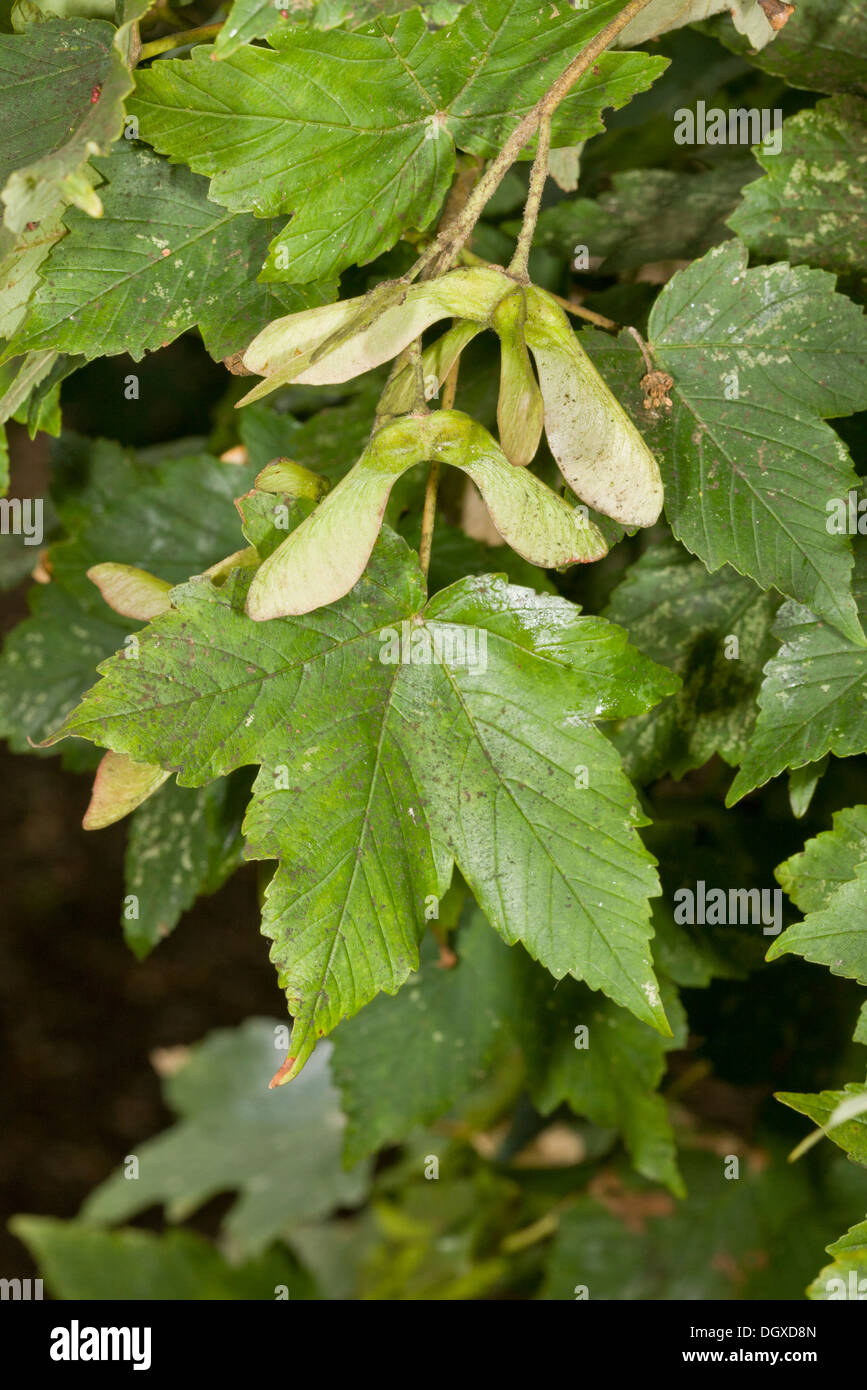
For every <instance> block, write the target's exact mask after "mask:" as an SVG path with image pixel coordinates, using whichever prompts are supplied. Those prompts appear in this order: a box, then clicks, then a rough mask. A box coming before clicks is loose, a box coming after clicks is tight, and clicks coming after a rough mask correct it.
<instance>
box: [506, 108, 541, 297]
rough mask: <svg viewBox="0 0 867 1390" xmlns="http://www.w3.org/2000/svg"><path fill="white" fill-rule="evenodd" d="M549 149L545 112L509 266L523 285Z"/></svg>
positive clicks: (511, 273) (511, 272) (525, 279)
mask: <svg viewBox="0 0 867 1390" xmlns="http://www.w3.org/2000/svg"><path fill="white" fill-rule="evenodd" d="M550 149H551V112H550V111H546V112H545V114H544V116H543V117H542V119H541V121H540V122H539V146H538V148H537V150H536V158H535V159H534V160H533V168H532V169H531V171H530V189H529V192H528V194H527V201H526V203H525V204H524V220H523V221H522V223H521V231H520V235H519V236H518V244H517V246H516V247H515V254H514V256H513V257H512V260H511V262H510V265H509V274H510V275H514V277H515V279H516V280H521V281H523V282H524V283H525V284H526V283H527V281H528V278H529V277H528V275H527V266H528V264H529V260H530V247H531V246H532V244H533V234H534V233H535V231H536V222H537V220H538V217H539V208H540V206H541V203H542V194H543V193H544V191H545V180H546V179H547V177H548V154H549V152H550Z"/></svg>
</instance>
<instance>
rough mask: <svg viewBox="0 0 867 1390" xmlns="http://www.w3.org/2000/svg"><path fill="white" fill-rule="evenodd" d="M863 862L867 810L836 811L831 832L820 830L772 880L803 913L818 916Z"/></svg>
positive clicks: (866, 855) (866, 844)
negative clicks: (775, 880) (815, 913)
mask: <svg viewBox="0 0 867 1390" xmlns="http://www.w3.org/2000/svg"><path fill="white" fill-rule="evenodd" d="M863 862H867V806H849V807H847V808H846V809H845V810H844V811H835V813H834V816H833V828H832V829H831V830H823V831H822V833H821V834H820V835H816V836H814V837H813V839H812V840H808V841H807V843H806V845H805V846H804V848H803V849H802V850H801V852H800V853H799V854H793V855H792V857H791V858H790V859H786V860H785V861H784V863H782V864H780V866H779V868H778V869H777V870H776V872H775V878H776V879H777V882H778V883H780V884H781V885H782V887H783V890H784V892H785V893H787V894H788V896H789V897H790V898H791V899H792V902H793V903H794V904H795V906H796V907H798V908H800V910H801V911H802V912H804V913H808V912H818V911H819V910H820V909H821V908H824V907H827V905H828V903H829V902H830V900H831V899H832V898H833V896H834V894H835V892H836V891H837V889H838V888H841V887H842V886H843V885H844V884H845V883H848V882H849V880H850V879H851V878H852V877H853V875H854V873H855V870H856V869H857V867H858V865H859V864H861V863H863Z"/></svg>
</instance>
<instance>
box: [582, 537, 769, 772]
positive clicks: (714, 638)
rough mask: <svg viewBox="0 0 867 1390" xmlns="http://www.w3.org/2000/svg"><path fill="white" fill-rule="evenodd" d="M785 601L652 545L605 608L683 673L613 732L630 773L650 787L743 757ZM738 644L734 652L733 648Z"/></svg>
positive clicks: (674, 549)
mask: <svg viewBox="0 0 867 1390" xmlns="http://www.w3.org/2000/svg"><path fill="white" fill-rule="evenodd" d="M778 604H779V598H778V597H777V596H776V595H775V594H773V593H762V591H761V589H757V588H756V586H755V584H753V583H752V582H751V581H750V580H749V579H744V578H742V577H741V576H740V575H739V574H737V573H736V572H735V571H734V570H732V569H731V568H730V567H729V566H728V565H725V566H723V568H722V570H721V571H719V572H718V573H716V574H713V575H711V574H709V573H708V571H707V570H706V569H705V567H704V565H702V564H701V563H700V561H697V560H693V559H691V558H690V556H689V555H687V554H686V552H685V551H684V550H683V549H682V548H681V547H680V546H678V545H675V544H673V543H671V542H664V543H662V544H660V545H655V546H652V547H651V549H649V550H647V551H646V552H645V553H644V555H642V556H641V558H640V559H639V560H638V561H637V562H636V563H635V564H633V565H631V566H630V568H629V570H628V571H627V574H626V578H625V579H624V580H623V582H622V583H621V584H620V585H618V587H617V589H615V591H614V595H613V597H612V599H611V602H610V603H609V605H608V608H607V610H606V617H608V618H610V619H611V621H612V622H615V623H618V624H619V625H620V626H621V627H625V628H626V630H627V632H628V633H629V635H630V638H631V639H632V641H633V642H634V643H635V645H636V646H637V647H639V648H640V649H641V651H643V652H646V653H647V655H648V656H650V657H652V659H653V660H654V661H658V662H660V663H662V664H664V665H666V666H669V667H670V668H671V669H672V670H674V671H676V672H677V674H678V675H679V676H680V678H681V680H682V682H683V684H682V686H681V688H680V690H679V691H678V692H677V694H676V695H674V696H673V697H672V699H671V700H667V701H666V702H665V703H664V704H662V705H659V706H658V707H657V708H655V709H653V710H651V711H650V712H649V713H648V714H645V715H639V716H638V717H637V718H635V719H631V720H629V721H628V723H627V724H625V725H624V726H623V727H622V728H621V729H619V730H618V731H617V732H616V733H615V734H614V735H613V738H614V743H615V745H616V746H617V748H618V749H619V750H620V753H621V755H622V757H623V759H624V762H625V764H626V767H627V770H628V771H629V773H630V776H632V777H634V778H635V779H636V780H637V781H638V782H641V783H646V782H651V781H654V780H655V779H656V778H657V777H661V776H662V775H663V774H664V773H665V772H670V773H671V775H672V776H674V777H678V778H679V777H682V776H683V775H684V773H685V772H688V771H689V770H690V769H691V768H694V767H701V766H702V764H703V763H706V762H707V761H708V760H709V759H710V758H712V757H713V755H714V754H715V753H719V754H720V756H721V757H723V758H725V760H726V762H728V763H736V762H737V761H738V760H739V758H740V757H741V756H742V755H743V752H744V749H745V747H746V744H747V741H748V739H749V735H750V732H751V730H752V727H753V724H754V723H755V718H756V711H755V698H756V695H757V694H758V691H759V687H760V685H761V680H762V669H763V667H764V664H765V662H766V661H767V660H768V658H769V657H770V656H771V655H772V654H773V651H774V642H773V639H772V638H771V624H772V622H773V618H774V613H775V611H776V609H777V607H778ZM732 637H734V638H736V639H737V644H738V645H737V649H736V653H733V652H732V651H731V650H730V649H729V648H728V647H727V644H728V643H729V642H730V640H731V638H732Z"/></svg>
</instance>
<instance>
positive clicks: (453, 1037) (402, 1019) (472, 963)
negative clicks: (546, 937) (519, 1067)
mask: <svg viewBox="0 0 867 1390" xmlns="http://www.w3.org/2000/svg"><path fill="white" fill-rule="evenodd" d="M450 943H451V944H452V946H453V947H454V949H455V951H456V953H457V964H456V965H454V966H453V967H452V968H451V969H449V970H445V969H443V968H442V967H441V966H440V964H439V960H438V950H437V946H436V942H435V941H434V939H433V937H432V936H427V937H426V938H425V941H424V943H423V945H422V949H421V963H420V966H419V970H418V972H417V973H416V974H414V975H411V976H410V978H409V980H408V981H407V983H406V986H405V988H404V989H402V990H401V991H400V993H399V994H398V995H396V997H395V998H393V999H388V998H385V997H382V998H379V999H375V1000H374V1001H373V1002H372V1003H371V1004H370V1005H368V1007H367V1008H366V1009H363V1010H362V1011H361V1013H360V1014H359V1015H358V1017H357V1018H352V1019H348V1020H347V1021H346V1022H345V1023H342V1024H341V1025H340V1027H339V1028H338V1030H337V1032H336V1033H335V1035H334V1053H333V1061H332V1071H333V1074H334V1080H335V1083H336V1085H337V1086H338V1087H339V1088H340V1091H341V1095H342V1098H343V1111H344V1114H345V1115H346V1118H347V1128H346V1140H345V1155H346V1159H347V1161H348V1162H350V1163H351V1162H354V1161H355V1160H356V1159H358V1158H361V1157H363V1156H364V1155H365V1154H370V1153H374V1152H375V1151H376V1150H377V1149H379V1148H382V1147H383V1146H384V1145H385V1144H389V1143H397V1142H398V1141H400V1140H402V1139H403V1138H405V1136H406V1135H407V1134H408V1133H409V1131H410V1130H411V1129H413V1128H415V1126H417V1125H429V1124H432V1123H433V1121H434V1120H436V1119H438V1118H439V1116H440V1115H443V1114H444V1113H445V1112H446V1111H447V1110H449V1109H451V1107H452V1106H453V1105H455V1104H456V1102H457V1101H459V1100H460V1099H461V1097H462V1096H464V1095H465V1094H466V1093H467V1091H469V1090H470V1089H471V1088H472V1087H473V1086H474V1085H475V1084H477V1082H478V1081H479V1079H480V1078H481V1077H482V1076H484V1074H485V1072H486V1069H487V1066H488V1063H489V1062H490V1060H491V1057H492V1055H493V1053H494V1052H495V1049H496V1047H497V1044H498V1043H499V1042H500V1040H501V1038H502V1037H503V1035H504V1032H505V1029H506V1025H507V1020H508V1017H509V1012H510V1005H511V1002H512V988H511V981H512V975H513V974H514V965H513V962H512V957H513V956H514V955H515V952H514V951H510V950H509V948H508V947H507V946H504V945H503V943H502V941H500V940H499V939H498V937H497V936H496V935H495V934H494V932H492V931H491V930H490V928H489V926H488V924H487V922H486V921H485V919H484V917H483V915H482V913H481V912H479V910H478V908H474V909H473V911H472V913H471V914H470V917H469V920H468V921H467V922H466V923H465V924H464V925H463V926H462V927H460V928H459V930H458V932H457V935H456V936H454V937H450ZM396 1057H400V1066H395V1058H396Z"/></svg>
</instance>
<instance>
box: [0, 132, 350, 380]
mask: <svg viewBox="0 0 867 1390" xmlns="http://www.w3.org/2000/svg"><path fill="white" fill-rule="evenodd" d="M93 164H94V167H95V168H96V169H98V170H99V171H100V172H101V173H102V174H103V175H104V177H105V178H106V179H107V183H106V184H104V185H103V186H102V187H101V188H100V196H101V198H102V203H103V216H102V217H101V218H100V219H99V221H98V222H96V223H94V222H93V221H92V220H91V219H90V218H88V217H86V216H85V215H84V214H83V213H82V212H78V211H76V210H73V211H70V212H68V213H67V214H66V215H65V218H64V221H65V223H66V225H67V227H68V229H69V230H68V234H67V236H66V237H64V239H63V241H62V243H61V244H60V245H59V246H58V247H56V248H55V251H54V253H53V255H52V256H51V257H50V258H49V260H48V261H47V262H46V263H44V264H43V265H42V266H41V268H40V283H39V284H38V286H37V290H36V295H35V298H34V300H33V303H32V305H31V307H30V311H29V313H28V315H27V317H26V318H25V320H24V322H23V324H22V325H21V327H20V328H19V330H18V333H17V334H16V337H15V339H14V341H13V342H12V344H11V345H10V348H9V349H8V351H9V352H10V353H22V352H27V351H32V350H36V349H38V347H39V346H40V345H46V346H47V345H50V346H51V347H52V348H54V349H56V350H60V351H65V352H74V353H80V354H81V355H82V356H85V357H100V356H111V355H112V354H114V353H119V352H127V353H129V354H130V356H131V357H132V358H134V359H135V360H136V361H138V360H139V359H140V358H141V357H142V356H143V355H144V353H145V352H147V351H153V350H154V349H156V348H158V347H164V346H165V345H166V344H167V343H170V342H172V340H173V339H175V338H176V337H177V336H178V335H179V334H180V333H183V332H184V331H185V330H186V329H188V328H192V327H193V326H194V325H198V326H199V328H200V329H201V333H202V337H203V338H204V341H205V346H206V348H207V349H208V351H209V352H210V353H211V355H212V356H213V357H216V358H221V357H225V356H228V355H230V354H231V353H234V352H239V351H240V350H241V349H242V348H243V347H245V346H246V344H247V343H248V342H249V341H250V338H251V337H252V336H253V335H254V334H255V333H257V332H258V331H259V329H260V328H262V327H263V326H264V325H265V324H266V323H268V322H269V321H270V320H271V319H272V318H273V317H274V316H275V314H279V313H284V312H290V313H291V312H294V311H297V310H300V309H305V308H307V307H309V306H311V305H314V304H320V303H323V302H324V301H327V300H328V299H330V298H333V297H334V295H335V294H336V292H337V286H336V282H334V281H332V282H330V283H314V284H311V285H308V286H306V287H305V288H303V289H300V288H296V287H295V286H292V285H279V284H278V285H260V284H258V283H257V281H256V276H257V274H258V272H259V270H260V269H261V266H262V262H263V260H264V258H265V254H266V251H267V247H268V240H269V237H270V236H271V235H272V231H273V229H272V228H271V225H270V223H269V222H268V220H267V219H266V220H257V219H256V218H254V217H250V216H248V215H241V216H235V215H233V214H232V213H229V212H227V211H226V209H225V208H222V207H218V206H216V204H214V203H211V202H209V201H208V197H207V184H206V183H205V180H204V179H202V178H199V177H198V176H197V175H196V174H192V173H190V172H189V170H187V169H183V168H177V167H173V166H172V165H170V164H169V163H168V162H167V161H166V160H163V159H160V158H158V156H156V155H154V154H153V153H152V152H151V151H149V150H146V149H142V148H132V147H128V148H125V147H124V146H123V145H121V146H119V147H118V149H117V150H116V151H115V152H114V153H113V154H112V156H111V158H110V159H107V160H100V159H95V160H94V161H93Z"/></svg>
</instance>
